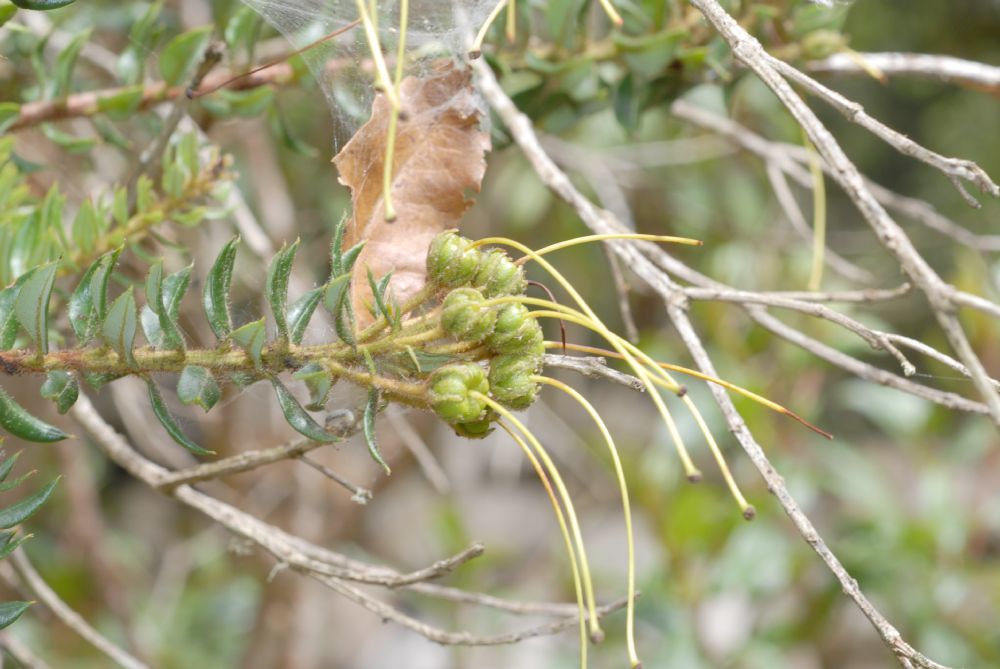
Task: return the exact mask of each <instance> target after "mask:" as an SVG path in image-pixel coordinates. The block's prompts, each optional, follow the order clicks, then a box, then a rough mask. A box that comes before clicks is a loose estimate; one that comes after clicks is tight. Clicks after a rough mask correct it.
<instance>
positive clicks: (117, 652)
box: [11, 549, 149, 669]
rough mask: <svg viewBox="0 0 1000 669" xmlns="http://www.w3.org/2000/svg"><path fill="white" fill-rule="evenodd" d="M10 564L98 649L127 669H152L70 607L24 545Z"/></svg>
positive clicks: (81, 635) (41, 599)
mask: <svg viewBox="0 0 1000 669" xmlns="http://www.w3.org/2000/svg"><path fill="white" fill-rule="evenodd" d="M11 564H12V565H13V567H14V570H15V571H16V572H17V575H18V576H19V577H20V578H21V580H22V581H24V583H25V585H27V586H28V587H29V588H30V589H31V591H32V592H34V593H35V595H36V596H37V597H38V599H39V600H40V601H41V602H42V603H44V604H45V606H47V607H48V608H49V610H50V611H52V613H53V614H55V616H56V617H57V618H58V619H59V620H61V621H62V622H63V623H64V624H65V625H66V626H67V627H69V628H70V629H71V630H73V631H74V632H76V633H77V634H79V635H80V637H81V638H83V639H84V640H86V641H87V643H89V644H90V645H92V646H93V647H94V648H96V649H97V650H99V651H101V652H102V653H104V654H105V655H107V656H108V657H109V658H110V659H111V660H113V661H114V662H115V664H117V665H118V666H120V667H123V668H124V669H149V665H147V664H146V663H144V662H142V661H140V660H139V659H137V658H136V657H134V656H132V655H131V654H130V653H129V652H128V651H126V650H125V649H124V648H121V647H119V646H116V645H115V644H114V643H112V642H111V641H110V640H109V639H108V638H107V637H105V636H104V635H103V634H101V633H100V632H98V631H97V630H96V629H94V628H93V627H92V626H91V625H90V623H88V622H87V621H86V620H84V619H83V617H82V616H81V615H80V614H79V613H77V612H76V611H74V610H73V609H71V608H70V607H69V605H68V604H67V603H66V602H64V601H63V600H62V598H60V597H59V595H58V594H56V591H55V590H53V589H52V588H51V587H49V584H48V583H46V582H45V579H43V578H42V577H41V576H40V575H39V573H38V572H37V571H35V567H34V566H33V565H32V564H31V561H29V560H28V556H27V555H25V553H24V549H21V550H17V551H15V552H14V553H13V555H12V556H11Z"/></svg>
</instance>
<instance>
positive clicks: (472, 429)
mask: <svg viewBox="0 0 1000 669" xmlns="http://www.w3.org/2000/svg"><path fill="white" fill-rule="evenodd" d="M451 427H452V429H454V430H455V434H457V435H458V436H460V437H465V438H466V439H484V438H486V437H487V436H489V434H490V433H491V432H493V417H492V416H487V417H486V418H483V419H481V420H474V421H470V422H468V423H455V424H454V425H452V426H451Z"/></svg>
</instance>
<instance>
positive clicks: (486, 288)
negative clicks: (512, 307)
mask: <svg viewBox="0 0 1000 669" xmlns="http://www.w3.org/2000/svg"><path fill="white" fill-rule="evenodd" d="M472 285H473V286H475V287H476V288H478V289H479V290H480V291H481V292H482V293H483V295H484V296H486V297H499V296H501V295H520V294H521V293H523V292H524V289H525V287H527V282H526V281H525V278H524V268H522V267H521V266H520V265H516V264H514V261H513V260H511V259H510V256H508V255H507V254H506V253H505V252H504V251H501V250H500V249H493V250H492V251H490V252H489V253H485V254H483V255H482V259H481V260H480V261H479V270H478V271H477V272H476V276H475V278H474V279H473V280H472Z"/></svg>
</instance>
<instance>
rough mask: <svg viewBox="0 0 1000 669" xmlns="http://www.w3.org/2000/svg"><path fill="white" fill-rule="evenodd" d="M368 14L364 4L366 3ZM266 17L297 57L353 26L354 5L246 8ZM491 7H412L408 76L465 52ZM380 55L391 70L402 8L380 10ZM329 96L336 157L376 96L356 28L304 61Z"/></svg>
mask: <svg viewBox="0 0 1000 669" xmlns="http://www.w3.org/2000/svg"><path fill="white" fill-rule="evenodd" d="M363 1H364V2H365V3H366V6H368V7H370V6H371V3H370V2H369V0H363ZM243 3H244V4H246V5H247V6H248V7H250V8H251V9H253V10H254V11H256V12H257V13H258V14H260V15H261V16H263V17H264V19H265V20H266V21H267V22H268V23H270V24H271V25H272V26H273V27H274V28H275V29H276V30H278V31H279V32H280V33H281V34H282V35H284V37H285V39H287V40H288V41H289V42H290V43H291V44H292V46H293V48H294V49H302V48H304V47H306V46H308V45H310V44H311V43H313V42H315V41H316V40H318V39H320V38H321V37H323V36H324V35H328V34H330V33H332V32H334V31H335V30H337V29H339V28H343V27H344V26H345V25H347V24H349V23H350V22H352V21H355V20H356V19H357V18H358V6H357V1H356V0H243ZM493 4H495V3H494V0H462V1H461V2H454V1H453V0H410V2H409V21H408V25H407V29H406V47H407V63H406V71H405V74H406V75H416V76H420V75H422V74H424V73H426V72H427V70H428V69H429V68H430V67H431V63H432V61H434V60H435V59H440V58H442V57H455V56H456V55H458V54H462V53H464V51H465V48H464V45H465V43H466V42H467V36H468V35H470V34H472V33H474V32H475V29H476V27H477V26H478V25H479V24H480V23H481V22H482V21H483V20H485V18H486V16H487V15H488V14H489V12H490V9H491V8H492V6H493ZM376 8H377V11H378V18H377V25H378V33H379V40H380V41H381V43H382V53H383V54H384V55H385V57H386V60H387V61H388V62H389V65H390V70H393V69H394V67H395V65H394V63H395V54H396V49H397V45H398V38H399V28H400V26H399V10H400V8H399V2H398V1H394V2H377V3H376ZM302 58H303V59H304V60H305V62H306V65H308V67H309V69H310V71H311V72H312V73H313V76H314V77H316V80H317V81H318V82H319V84H320V87H321V88H322V90H323V94H324V95H325V96H326V100H327V106H328V108H329V110H330V113H331V115H332V116H333V120H334V123H335V124H336V125H337V126H338V128H337V129H338V132H337V133H336V135H337V137H336V139H335V140H334V141H335V143H336V144H337V146H335V147H334V149H335V150H337V149H339V148H340V146H339V145H341V144H343V143H344V142H345V141H346V139H347V138H349V137H350V136H351V135H352V134H353V133H354V131H355V130H357V128H358V127H359V126H360V125H361V124H362V123H364V122H365V121H367V120H368V117H369V116H370V115H371V102H372V98H373V95H374V89H373V87H372V83H373V72H372V68H371V64H370V61H371V52H370V50H369V46H368V43H367V42H366V40H365V34H364V31H363V30H362V29H361V28H360V27H358V28H355V29H353V30H351V31H349V32H347V33H345V34H343V35H339V36H337V37H334V38H332V39H330V40H327V41H325V42H322V43H320V44H318V45H316V46H313V47H311V48H309V49H308V50H307V51H305V52H303V53H302Z"/></svg>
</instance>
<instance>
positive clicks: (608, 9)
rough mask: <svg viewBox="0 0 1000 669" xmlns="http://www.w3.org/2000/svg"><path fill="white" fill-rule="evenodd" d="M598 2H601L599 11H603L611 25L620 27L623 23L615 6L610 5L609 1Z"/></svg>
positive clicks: (601, 0)
mask: <svg viewBox="0 0 1000 669" xmlns="http://www.w3.org/2000/svg"><path fill="white" fill-rule="evenodd" d="M600 2H601V9H603V10H604V13H605V14H607V15H608V18H609V19H611V22H612V23H614V24H615V25H616V26H620V25H621V24H622V23H624V21H623V20H622V17H621V14H619V13H618V10H617V9H615V6H614V5H612V4H611V0H600Z"/></svg>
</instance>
